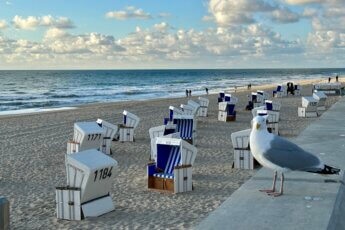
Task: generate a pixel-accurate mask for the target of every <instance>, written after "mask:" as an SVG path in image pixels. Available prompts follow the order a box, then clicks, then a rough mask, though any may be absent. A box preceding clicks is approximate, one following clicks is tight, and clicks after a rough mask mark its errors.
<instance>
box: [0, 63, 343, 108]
mask: <svg viewBox="0 0 345 230" xmlns="http://www.w3.org/2000/svg"><path fill="white" fill-rule="evenodd" d="M336 75H345V68H343V69H178V70H175V69H174V70H29V71H24V70H20V71H17V70H11V71H10V70H1V71H0V113H1V112H6V111H7V112H11V113H17V112H18V113H22V112H23V111H24V112H25V111H35V110H47V109H54V108H55V109H58V108H62V107H64V108H65V107H73V106H78V105H83V104H88V103H97V102H116V101H131V100H148V99H154V98H171V97H183V96H185V90H186V89H190V90H192V95H201V94H205V88H208V89H209V92H210V93H214V92H218V91H220V90H223V89H229V88H234V87H235V86H236V87H241V86H246V85H248V84H252V85H258V84H265V83H281V82H285V81H293V80H305V79H314V78H315V79H327V78H328V77H332V78H334V77H335V76H336Z"/></svg>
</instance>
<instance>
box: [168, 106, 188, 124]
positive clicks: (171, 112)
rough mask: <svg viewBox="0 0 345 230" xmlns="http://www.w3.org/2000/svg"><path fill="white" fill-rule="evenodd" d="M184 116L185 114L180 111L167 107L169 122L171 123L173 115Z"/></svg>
mask: <svg viewBox="0 0 345 230" xmlns="http://www.w3.org/2000/svg"><path fill="white" fill-rule="evenodd" d="M184 114H185V113H184V112H183V111H182V110H180V109H178V108H176V107H174V106H169V119H170V121H172V119H173V117H174V116H175V115H184Z"/></svg>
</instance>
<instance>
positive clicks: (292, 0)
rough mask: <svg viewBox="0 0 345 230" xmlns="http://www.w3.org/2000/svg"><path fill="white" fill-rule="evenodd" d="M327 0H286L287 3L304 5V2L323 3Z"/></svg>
mask: <svg viewBox="0 0 345 230" xmlns="http://www.w3.org/2000/svg"><path fill="white" fill-rule="evenodd" d="M323 1H327V0H285V2H286V3H288V4H291V5H302V4H309V3H321V2H323Z"/></svg>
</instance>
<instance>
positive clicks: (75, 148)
mask: <svg viewBox="0 0 345 230" xmlns="http://www.w3.org/2000/svg"><path fill="white" fill-rule="evenodd" d="M103 137H104V130H103V129H102V128H101V127H99V125H98V124H97V123H96V122H76V123H74V133H73V139H72V140H71V141H68V142H67V154H72V153H76V152H80V151H83V150H87V149H99V148H100V146H101V143H102V141H103Z"/></svg>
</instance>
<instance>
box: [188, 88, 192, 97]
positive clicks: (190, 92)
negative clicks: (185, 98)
mask: <svg viewBox="0 0 345 230" xmlns="http://www.w3.org/2000/svg"><path fill="white" fill-rule="evenodd" d="M189 96H190V97H191V96H192V90H191V89H190V90H189Z"/></svg>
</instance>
